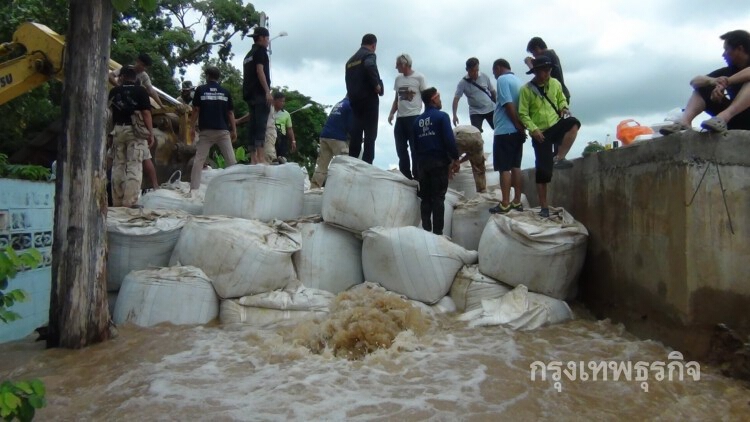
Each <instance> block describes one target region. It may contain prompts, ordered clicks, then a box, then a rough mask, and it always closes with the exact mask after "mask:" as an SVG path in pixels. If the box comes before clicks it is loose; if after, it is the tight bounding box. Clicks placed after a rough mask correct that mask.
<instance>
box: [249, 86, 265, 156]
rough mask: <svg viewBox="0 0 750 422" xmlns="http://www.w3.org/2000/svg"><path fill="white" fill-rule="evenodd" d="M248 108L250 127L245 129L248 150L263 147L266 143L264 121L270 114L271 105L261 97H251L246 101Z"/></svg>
mask: <svg viewBox="0 0 750 422" xmlns="http://www.w3.org/2000/svg"><path fill="white" fill-rule="evenodd" d="M247 105H248V106H249V108H250V114H251V116H250V127H249V128H248V131H247V144H246V145H247V146H248V147H249V149H250V150H254V149H255V148H263V145H264V144H265V143H266V123H267V122H268V116H269V115H270V114H271V107H270V106H269V105H268V103H266V99H265V98H263V97H256V98H253V99H252V100H251V101H248V103H247Z"/></svg>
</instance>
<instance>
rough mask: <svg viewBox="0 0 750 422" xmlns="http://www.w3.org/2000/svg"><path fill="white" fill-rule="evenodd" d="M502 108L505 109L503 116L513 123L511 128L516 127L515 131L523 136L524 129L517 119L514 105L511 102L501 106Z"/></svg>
mask: <svg viewBox="0 0 750 422" xmlns="http://www.w3.org/2000/svg"><path fill="white" fill-rule="evenodd" d="M503 108H504V109H505V114H507V115H508V118H510V121H511V122H513V126H515V127H516V130H517V131H519V132H522V133H524V134H525V132H526V128H525V127H524V125H523V123H521V119H520V118H519V117H518V112H517V111H516V105H515V104H513V101H510V102H507V103H505V104H503Z"/></svg>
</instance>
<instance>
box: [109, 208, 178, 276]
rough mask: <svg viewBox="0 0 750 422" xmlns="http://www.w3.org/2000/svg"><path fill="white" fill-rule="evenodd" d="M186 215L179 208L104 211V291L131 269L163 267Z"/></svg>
mask: <svg viewBox="0 0 750 422" xmlns="http://www.w3.org/2000/svg"><path fill="white" fill-rule="evenodd" d="M188 218H189V215H188V214H186V213H184V212H182V211H178V210H147V209H131V208H119V207H112V208H109V209H108V210H107V244H108V249H109V250H108V253H107V290H114V291H116V290H118V289H119V288H120V284H121V283H122V280H123V279H124V278H125V276H126V275H127V274H128V273H129V272H131V271H133V270H142V269H145V268H148V267H166V266H167V265H169V258H170V256H171V255H172V250H173V249H174V247H175V244H176V243H177V239H178V237H179V236H180V232H181V230H182V227H183V226H184V225H185V224H186V223H187V221H188Z"/></svg>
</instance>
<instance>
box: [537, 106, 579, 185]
mask: <svg viewBox="0 0 750 422" xmlns="http://www.w3.org/2000/svg"><path fill="white" fill-rule="evenodd" d="M573 126H578V128H580V127H581V122H580V121H579V120H578V119H576V118H575V117H567V118H565V119H560V120H558V121H557V123H555V124H554V125H552V127H550V128H548V129H547V130H545V131H544V142H542V143H539V142H537V141H534V140H532V141H531V145H532V146H533V147H534V155H535V156H536V162H535V163H534V167H535V168H536V183H549V182H551V181H552V166H553V164H554V160H553V158H554V156H555V151H556V148H557V146H559V145H560V144H561V143H562V140H563V138H564V137H565V134H566V133H568V131H569V130H570V129H572V128H573Z"/></svg>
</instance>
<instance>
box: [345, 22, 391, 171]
mask: <svg viewBox="0 0 750 422" xmlns="http://www.w3.org/2000/svg"><path fill="white" fill-rule="evenodd" d="M377 44H378V39H377V37H375V35H373V34H365V36H363V37H362V46H361V47H360V49H359V50H358V51H357V52H356V53H354V55H353V56H352V57H351V58H350V59H349V61H347V62H346V93H347V96H348V97H349V101H350V103H351V106H352V115H353V117H354V118H353V122H352V129H351V133H350V138H351V139H350V141H349V156H351V157H359V153H360V151H361V150H362V142H363V135H364V144H365V146H364V151H363V152H362V161H365V162H368V163H370V164H372V162H373V160H374V159H375V139H376V138H377V137H378V107H379V103H380V100H379V99H378V96H380V95H383V81H381V80H380V73H379V72H378V65H377V63H376V60H375V48H376V47H377Z"/></svg>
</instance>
